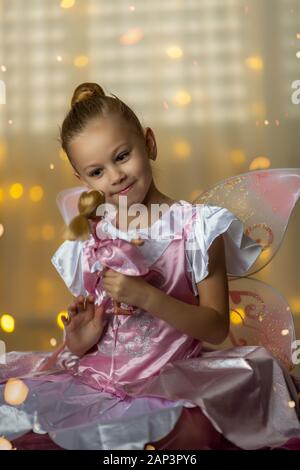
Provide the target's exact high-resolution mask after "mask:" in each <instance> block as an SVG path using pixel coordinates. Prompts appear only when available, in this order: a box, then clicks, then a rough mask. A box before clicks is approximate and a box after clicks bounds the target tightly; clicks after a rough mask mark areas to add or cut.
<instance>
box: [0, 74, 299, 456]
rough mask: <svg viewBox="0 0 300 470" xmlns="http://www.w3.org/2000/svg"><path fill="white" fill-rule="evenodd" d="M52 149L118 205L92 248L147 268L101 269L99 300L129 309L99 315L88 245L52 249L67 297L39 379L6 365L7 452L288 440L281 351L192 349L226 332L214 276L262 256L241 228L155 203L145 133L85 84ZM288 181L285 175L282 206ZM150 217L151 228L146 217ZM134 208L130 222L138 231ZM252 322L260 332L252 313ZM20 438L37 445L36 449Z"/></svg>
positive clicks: (30, 358)
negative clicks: (113, 245)
mask: <svg viewBox="0 0 300 470" xmlns="http://www.w3.org/2000/svg"><path fill="white" fill-rule="evenodd" d="M61 140H62V146H63V149H64V150H65V152H66V153H67V155H68V158H69V160H70V163H71V165H72V166H73V169H74V172H75V175H76V177H77V178H78V179H79V180H80V182H81V183H82V185H83V186H84V187H86V188H87V189H89V190H94V191H101V192H103V193H104V194H105V200H106V203H107V204H111V206H112V207H115V208H116V209H117V214H118V215H120V214H121V212H122V210H123V208H124V207H123V205H122V204H123V203H124V197H125V196H126V198H125V200H126V201H125V202H126V203H127V206H126V207H127V208H128V211H127V212H126V216H127V218H126V220H125V221H124V217H123V219H122V218H120V217H116V219H115V220H114V221H112V220H110V219H109V218H107V217H103V218H102V219H101V220H100V221H98V225H97V236H98V237H99V240H101V239H102V238H103V237H108V238H112V239H115V238H117V239H120V240H124V241H127V242H128V241H131V240H132V239H133V238H137V237H140V238H142V239H143V241H144V243H143V244H142V245H141V246H139V247H138V248H137V249H138V250H140V252H141V254H142V255H143V258H144V260H145V262H146V264H147V266H148V270H147V273H146V274H141V275H137V276H132V275H128V273H127V274H126V266H125V267H124V271H122V270H119V271H118V270H116V269H111V268H110V267H109V263H106V265H105V269H104V270H103V271H102V273H101V275H102V283H103V289H105V292H106V293H107V294H108V296H109V297H110V298H111V301H112V302H119V303H122V302H123V303H125V304H128V305H132V306H134V307H135V309H134V311H133V313H132V314H131V315H122V314H120V315H116V314H115V312H114V310H113V306H112V304H111V305H108V304H106V305H105V306H104V305H103V303H102V302H101V301H99V302H96V300H97V299H95V296H90V295H88V294H89V289H88V288H87V282H86V281H85V279H86V276H87V275H89V274H90V273H91V272H92V271H93V270H92V269H91V265H88V264H87V261H88V259H89V254H88V253H87V251H86V250H85V248H86V246H87V244H89V243H90V242H91V243H92V244H93V243H94V242H95V233H94V234H93V236H92V238H89V239H88V240H87V241H82V240H75V241H65V242H64V243H63V244H62V246H61V247H60V248H59V249H58V251H57V252H56V253H55V255H54V257H53V260H52V261H53V264H54V266H55V267H56V269H57V270H58V272H59V273H60V275H61V276H62V278H63V279H64V281H65V283H66V285H67V286H68V288H69V289H70V291H71V292H72V293H73V294H74V295H75V296H76V299H75V301H74V303H73V304H72V305H70V307H69V309H68V311H69V318H68V320H66V325H65V343H64V347H63V348H62V349H61V350H60V351H59V352H58V354H57V355H56V357H55V363H54V364H53V361H52V365H51V368H49V362H48V360H49V355H47V354H42V353H41V354H32V353H23V354H21V355H20V353H10V354H8V355H7V365H6V366H3V367H2V376H3V382H5V380H6V379H7V378H8V377H22V380H23V382H24V383H25V384H26V386H27V387H28V389H29V394H28V397H27V399H26V400H25V401H24V402H23V403H22V404H20V405H18V406H11V405H9V404H7V403H5V402H3V404H2V406H1V407H0V435H2V434H4V435H5V436H6V437H7V438H8V439H10V440H13V442H14V445H15V446H16V447H17V448H30V445H31V446H32V445H33V444H30V442H32V440H33V439H34V446H35V447H34V448H38V447H41V448H64V449H144V448H152V449H153V448H155V449H230V448H241V449H259V448H273V447H279V446H284V444H285V443H286V442H287V441H289V440H290V439H291V438H296V437H299V436H300V426H299V420H298V416H297V411H298V397H297V390H296V387H295V384H294V382H293V381H292V379H291V377H290V375H289V374H288V371H287V369H286V368H285V367H284V365H283V364H282V362H284V360H283V361H280V359H281V358H282V357H283V358H285V359H286V362H287V365H288V362H289V361H288V358H287V356H286V355H285V353H282V355H281V356H280V352H282V351H283V346H282V344H281V343H278V345H277V346H278V347H277V349H278V354H277V359H276V358H274V357H273V355H271V353H270V352H268V351H267V350H266V349H265V348H264V347H261V346H243V345H241V344H242V343H237V347H235V348H229V349H224V350H210V351H206V350H205V349H204V348H203V342H207V343H210V344H212V345H215V347H217V345H219V344H220V343H222V342H223V341H224V340H225V338H226V337H227V335H228V333H229V289H228V279H227V274H231V275H232V276H241V275H242V274H244V273H246V272H247V271H248V270H249V269H250V268H251V266H253V265H254V263H255V261H256V260H257V258H258V257H259V255H260V253H261V251H262V247H261V245H260V244H259V243H258V242H255V241H253V240H252V239H251V238H250V237H249V236H247V235H246V234H245V233H244V232H243V228H244V227H243V223H242V221H241V220H240V219H239V218H238V217H237V216H236V215H234V214H233V213H232V212H230V211H229V210H228V209H226V208H223V207H221V206H215V205H209V204H200V205H194V204H190V203H188V202H186V201H184V200H180V201H174V200H172V199H171V198H170V197H168V196H167V195H165V194H163V193H162V192H161V191H159V189H158V188H157V187H156V186H155V184H154V181H153V177H152V169H151V164H150V162H151V161H155V159H156V157H157V148H156V142H155V136H154V133H153V131H152V130H151V129H150V128H146V129H143V128H142V127H141V124H140V122H139V120H138V119H137V117H136V116H135V114H134V113H133V111H132V110H131V109H130V108H128V107H127V106H126V105H125V104H124V103H123V102H122V101H120V100H119V99H118V98H117V97H114V98H112V97H110V96H106V95H105V94H104V92H103V90H102V88H101V87H100V86H99V85H97V84H92V83H84V84H81V85H80V86H79V87H77V88H76V90H75V92H74V95H73V98H72V107H71V110H70V111H69V113H68V115H67V116H66V118H65V120H64V122H63V125H62V129H61ZM299 175H300V174H299V173H297V171H296V170H295V173H294V176H295V177H298V185H297V187H294V188H293V190H292V194H293V196H294V202H295V201H296V199H297V197H298V195H299V188H300V185H299ZM224 194H225V190H224ZM296 195H297V197H296ZM264 197H267V195H265V196H264ZM135 204H139V205H140V204H143V208H144V210H142V209H141V206H134V205H135ZM156 205H160V208H161V209H162V211H161V214H160V215H161V216H160V217H159V216H158V215H157V212H155V211H153V210H151V209H153V207H156ZM135 207H139V208H140V209H141V210H142V212H143V217H142V218H140V219H139V220H141V221H142V222H141V223H140V225H139V227H137V228H134V227H133V225H134V223H135V217H133V210H130V209H133V208H135ZM154 214H156V215H155V216H154ZM94 215H95V214H94ZM151 215H152V216H151ZM121 219H122V220H121ZM285 219H286V217H285ZM282 224H283V222H282V223H281V225H282ZM130 227H131V228H130ZM132 227H133V228H132ZM97 246H98V245H97ZM106 259H107V258H106ZM104 264H105V263H104ZM94 271H95V270H94ZM252 307H253V306H252ZM250 310H251V309H250ZM281 313H282V314H284V313H286V312H281ZM255 315H256V313H255ZM252 316H254V313H253V312H252ZM260 316H261V317H262V324H264V313H263V309H262V310H261V312H260ZM250 317H251V313H249V318H250ZM257 318H258V314H257ZM259 321H260V319H259ZM276 322H277V323H278V322H279V323H280V320H278V318H277V317H276ZM257 323H259V322H257ZM277 323H275V322H274V321H273V322H272V328H273V329H274V331H275V330H276V331H275V333H277V330H278V328H281V327H282V326H281V324H280V326H279V327H278V325H279V323H278V325H277ZM288 328H290V329H287V331H290V333H291V334H292V325H290V324H289V325H288ZM275 333H274V335H275ZM275 349H276V348H274V351H275ZM275 355H276V354H275ZM20 358H22V363H20ZM278 358H279V360H278ZM45 364H46V365H47V364H48V366H47V367H46V368H45ZM4 386H5V383H4V384H3V387H4ZM31 430H34V431H35V433H41V434H46V435H47V436H49V437H48V438H47V439H46V437H45V435H43V436H42V437H40V440H39V442H40V444H38V439H37V437H36V435H33V434H32V433H31V434H28V432H29V431H31ZM20 436H25V437H20ZM41 442H42V444H41ZM54 443H56V444H54ZM43 446H44V447H43Z"/></svg>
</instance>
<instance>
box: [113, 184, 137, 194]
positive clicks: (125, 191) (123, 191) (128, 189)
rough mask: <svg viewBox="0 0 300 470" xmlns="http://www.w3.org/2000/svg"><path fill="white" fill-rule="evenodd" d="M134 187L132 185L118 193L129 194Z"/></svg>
mask: <svg viewBox="0 0 300 470" xmlns="http://www.w3.org/2000/svg"><path fill="white" fill-rule="evenodd" d="M133 185H134V183H132V184H131V185H130V186H127V188H125V189H122V191H120V192H118V193H117V194H127V193H128V192H129V191H130V190H131V188H132V186H133Z"/></svg>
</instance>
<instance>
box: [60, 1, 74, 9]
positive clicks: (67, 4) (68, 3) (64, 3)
mask: <svg viewBox="0 0 300 470" xmlns="http://www.w3.org/2000/svg"><path fill="white" fill-rule="evenodd" d="M74 5H75V0H61V2H60V6H61V8H72V7H73V6H74Z"/></svg>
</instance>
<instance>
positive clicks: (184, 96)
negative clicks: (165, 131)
mask: <svg viewBox="0 0 300 470" xmlns="http://www.w3.org/2000/svg"><path fill="white" fill-rule="evenodd" d="M191 101H192V98H191V95H190V94H189V93H188V92H187V91H186V90H179V91H178V92H177V93H176V94H175V96H174V102H175V103H176V104H178V105H179V106H186V105H188V104H190V102H191Z"/></svg>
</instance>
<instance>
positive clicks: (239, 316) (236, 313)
mask: <svg viewBox="0 0 300 470" xmlns="http://www.w3.org/2000/svg"><path fill="white" fill-rule="evenodd" d="M245 317H246V314H245V311H244V309H243V308H235V309H234V310H231V311H230V321H231V323H233V324H234V325H242V324H243V320H244V319H245Z"/></svg>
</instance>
